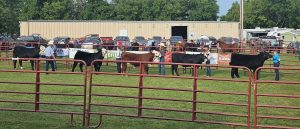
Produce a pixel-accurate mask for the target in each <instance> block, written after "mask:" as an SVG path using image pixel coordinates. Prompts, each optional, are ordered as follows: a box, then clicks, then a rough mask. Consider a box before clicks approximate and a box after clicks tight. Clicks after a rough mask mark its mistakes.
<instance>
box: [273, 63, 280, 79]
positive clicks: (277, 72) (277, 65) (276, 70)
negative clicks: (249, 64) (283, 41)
mask: <svg viewBox="0 0 300 129" xmlns="http://www.w3.org/2000/svg"><path fill="white" fill-rule="evenodd" d="M274 67H275V68H279V63H274ZM275 80H276V81H279V70H278V69H275Z"/></svg>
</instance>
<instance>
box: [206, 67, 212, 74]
mask: <svg viewBox="0 0 300 129" xmlns="http://www.w3.org/2000/svg"><path fill="white" fill-rule="evenodd" d="M210 75H211V71H210V67H209V66H208V67H206V76H210Z"/></svg>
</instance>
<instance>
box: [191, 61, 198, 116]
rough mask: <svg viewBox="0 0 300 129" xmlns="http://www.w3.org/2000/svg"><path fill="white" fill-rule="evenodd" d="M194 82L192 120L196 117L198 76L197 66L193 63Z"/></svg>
mask: <svg viewBox="0 0 300 129" xmlns="http://www.w3.org/2000/svg"><path fill="white" fill-rule="evenodd" d="M193 73H194V79H193V80H194V83H193V109H192V121H195V120H196V119H197V112H196V111H197V77H198V68H197V66H196V65H194V72H193Z"/></svg>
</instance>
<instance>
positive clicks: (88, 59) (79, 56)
mask: <svg viewBox="0 0 300 129" xmlns="http://www.w3.org/2000/svg"><path fill="white" fill-rule="evenodd" d="M97 50H98V52H97V53H88V52H83V51H77V53H76V54H75V56H74V60H83V61H84V62H85V63H86V65H87V66H91V63H92V62H93V61H94V60H97V59H100V60H102V59H104V55H105V53H106V49H104V48H102V49H100V48H97ZM78 63H79V62H77V61H74V64H73V68H72V72H74V69H75V68H76V66H77V64H78ZM82 66H83V63H81V62H80V64H79V67H80V71H81V72H83V69H82ZM101 66H102V62H95V63H94V68H95V71H97V72H99V71H100V67H101Z"/></svg>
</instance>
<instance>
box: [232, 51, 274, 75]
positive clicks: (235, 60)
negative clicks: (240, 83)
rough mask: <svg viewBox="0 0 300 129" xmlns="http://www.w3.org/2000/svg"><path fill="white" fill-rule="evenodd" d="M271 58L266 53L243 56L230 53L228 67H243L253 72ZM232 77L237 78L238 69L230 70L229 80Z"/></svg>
mask: <svg viewBox="0 0 300 129" xmlns="http://www.w3.org/2000/svg"><path fill="white" fill-rule="evenodd" d="M272 57H273V56H272V55H271V54H270V53H268V52H260V53H259V54H258V55H244V54H237V53H232V55H231V60H230V63H229V65H232V66H245V67H247V68H249V69H250V70H252V72H255V70H256V69H257V68H259V67H262V66H263V65H264V62H265V61H266V60H268V59H269V58H272ZM234 75H235V76H236V77H237V78H239V77H240V76H239V73H238V68H232V69H231V78H234Z"/></svg>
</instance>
